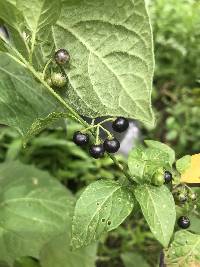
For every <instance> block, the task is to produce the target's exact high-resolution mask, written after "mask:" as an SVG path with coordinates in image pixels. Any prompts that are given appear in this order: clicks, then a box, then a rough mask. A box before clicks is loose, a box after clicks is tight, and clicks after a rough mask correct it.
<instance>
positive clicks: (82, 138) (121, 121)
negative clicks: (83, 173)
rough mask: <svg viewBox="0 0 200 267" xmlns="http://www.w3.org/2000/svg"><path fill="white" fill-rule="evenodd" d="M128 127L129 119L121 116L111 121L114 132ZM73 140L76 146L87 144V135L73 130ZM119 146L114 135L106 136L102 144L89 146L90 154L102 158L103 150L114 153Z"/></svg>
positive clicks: (120, 131) (122, 130)
mask: <svg viewBox="0 0 200 267" xmlns="http://www.w3.org/2000/svg"><path fill="white" fill-rule="evenodd" d="M128 127H129V121H128V120H127V119H125V118H123V117H119V118H117V119H116V120H115V121H113V123H112V128H113V130H114V131H115V132H119V133H122V132H124V131H126V130H127V129H128ZM73 141H74V143H75V144H76V145H78V146H85V145H87V144H89V135H88V134H87V133H81V132H75V133H74V136H73ZM119 148H120V142H119V141H118V140H117V139H116V138H115V137H110V138H109V137H108V138H107V139H105V140H104V142H103V144H92V145H91V146H90V148H89V153H90V155H91V156H92V157H93V158H95V159H98V158H102V157H103V156H104V153H105V152H108V153H116V152H117V151H118V150H119Z"/></svg>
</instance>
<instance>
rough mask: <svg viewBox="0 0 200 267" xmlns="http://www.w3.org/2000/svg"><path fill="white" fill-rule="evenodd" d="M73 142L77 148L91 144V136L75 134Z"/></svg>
mask: <svg viewBox="0 0 200 267" xmlns="http://www.w3.org/2000/svg"><path fill="white" fill-rule="evenodd" d="M73 141H74V143H75V144H76V145H77V146H84V145H87V144H88V142H89V135H88V134H84V133H81V132H75V133H74V136H73Z"/></svg>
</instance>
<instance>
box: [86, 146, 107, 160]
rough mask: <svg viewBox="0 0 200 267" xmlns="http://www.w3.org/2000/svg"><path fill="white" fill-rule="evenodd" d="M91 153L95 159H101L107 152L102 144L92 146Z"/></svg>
mask: <svg viewBox="0 0 200 267" xmlns="http://www.w3.org/2000/svg"><path fill="white" fill-rule="evenodd" d="M89 153H90V155H91V156H92V157H93V158H95V159H99V158H102V157H103V155H104V153H105V150H104V147H103V145H102V144H100V145H92V146H91V147H90V149H89Z"/></svg>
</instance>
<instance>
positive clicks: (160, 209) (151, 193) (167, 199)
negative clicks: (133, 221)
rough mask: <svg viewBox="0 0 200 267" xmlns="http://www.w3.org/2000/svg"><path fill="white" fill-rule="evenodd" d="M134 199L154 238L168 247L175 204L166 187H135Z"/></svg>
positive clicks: (172, 228)
mask: <svg viewBox="0 0 200 267" xmlns="http://www.w3.org/2000/svg"><path fill="white" fill-rule="evenodd" d="M135 197H136V199H137V201H138V202H139V204H140V207H141V209H142V212H143V215H144V217H145V219H146V221H147V223H148V225H149V227H150V229H151V231H152V233H153V235H154V236H155V238H156V239H157V240H158V241H159V242H160V243H161V244H162V245H163V246H164V247H166V246H168V244H169V241H170V238H171V236H172V234H173V230H174V224H175V220H176V210H175V203H174V199H173V197H172V194H171V193H170V191H169V189H168V188H167V187H166V186H161V187H155V186H150V185H141V186H137V188H136V189H135Z"/></svg>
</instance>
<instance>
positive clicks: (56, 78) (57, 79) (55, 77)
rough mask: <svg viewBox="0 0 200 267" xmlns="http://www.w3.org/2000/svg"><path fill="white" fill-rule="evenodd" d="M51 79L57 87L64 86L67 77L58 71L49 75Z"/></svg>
mask: <svg viewBox="0 0 200 267" xmlns="http://www.w3.org/2000/svg"><path fill="white" fill-rule="evenodd" d="M51 81H52V84H53V85H54V86H56V87H59V88H61V87H63V86H65V85H66V83H67V79H66V78H65V76H64V75H62V73H60V72H54V73H52V75H51Z"/></svg>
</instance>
